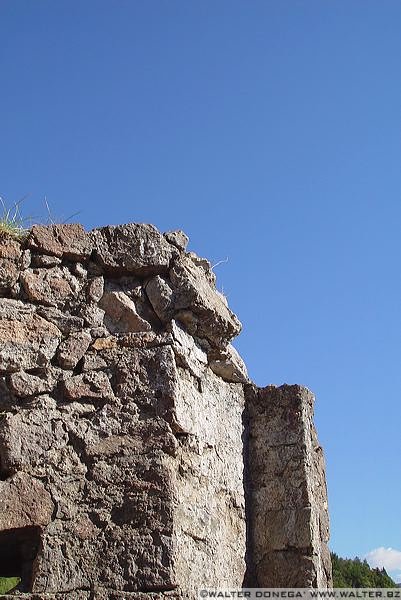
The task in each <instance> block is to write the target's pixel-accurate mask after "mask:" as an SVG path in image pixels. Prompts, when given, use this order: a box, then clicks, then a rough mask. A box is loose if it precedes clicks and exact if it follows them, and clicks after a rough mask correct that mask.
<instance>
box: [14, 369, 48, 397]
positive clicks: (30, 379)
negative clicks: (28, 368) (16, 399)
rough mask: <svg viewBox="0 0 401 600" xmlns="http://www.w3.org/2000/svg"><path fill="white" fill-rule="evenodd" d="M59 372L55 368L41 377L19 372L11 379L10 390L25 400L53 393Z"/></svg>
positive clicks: (44, 372) (46, 370)
mask: <svg viewBox="0 0 401 600" xmlns="http://www.w3.org/2000/svg"><path fill="white" fill-rule="evenodd" d="M58 376H59V372H58V370H57V369H55V368H54V367H51V368H48V369H44V370H43V374H42V375H41V376H38V375H33V374H31V373H26V372H25V371H18V372H17V373H13V374H12V375H10V378H9V386H10V389H11V390H12V391H13V392H14V394H15V395H16V396H20V397H22V398H25V397H27V396H36V395H37V394H45V393H48V392H52V391H53V390H54V388H55V387H56V386H57V382H58Z"/></svg>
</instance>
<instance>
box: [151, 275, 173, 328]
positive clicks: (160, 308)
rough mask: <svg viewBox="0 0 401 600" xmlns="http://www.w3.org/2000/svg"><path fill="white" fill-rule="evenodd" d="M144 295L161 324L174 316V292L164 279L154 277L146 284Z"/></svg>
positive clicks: (157, 276)
mask: <svg viewBox="0 0 401 600" xmlns="http://www.w3.org/2000/svg"><path fill="white" fill-rule="evenodd" d="M146 294H147V296H148V298H149V301H150V303H151V305H152V308H153V310H154V311H155V313H156V314H157V316H158V317H159V319H160V320H161V321H162V322H163V323H167V322H168V321H169V320H170V319H171V318H172V317H173V315H174V309H175V307H174V292H173V290H172V289H171V286H170V285H169V284H168V283H167V281H166V280H165V279H163V278H162V277H160V276H159V275H156V277H153V279H151V280H150V281H148V283H147V284H146Z"/></svg>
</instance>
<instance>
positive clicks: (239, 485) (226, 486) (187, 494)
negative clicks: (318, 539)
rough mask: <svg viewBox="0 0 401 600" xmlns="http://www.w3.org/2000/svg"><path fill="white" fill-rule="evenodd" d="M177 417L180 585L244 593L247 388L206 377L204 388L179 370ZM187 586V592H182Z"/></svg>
mask: <svg viewBox="0 0 401 600" xmlns="http://www.w3.org/2000/svg"><path fill="white" fill-rule="evenodd" d="M178 385H179V391H178V394H177V397H176V404H175V412H176V418H177V422H178V423H179V424H180V427H181V429H182V431H183V432H185V434H186V435H182V436H180V450H181V453H180V466H179V470H178V472H177V480H176V486H177V493H178V498H179V499H180V500H179V505H178V507H177V512H176V515H175V517H176V518H175V519H174V535H175V544H176V547H177V559H176V560H177V566H176V569H177V580H178V581H181V582H183V581H185V589H187V590H189V591H190V593H192V594H193V595H194V596H195V595H196V592H197V590H198V589H200V588H202V587H214V586H216V587H222V588H227V587H239V588H240V587H242V583H243V580H244V574H245V502H244V487H243V458H242V453H243V448H242V442H241V435H242V419H241V415H242V411H243V405H244V395H243V388H242V386H241V385H239V384H229V383H225V382H223V381H222V380H221V379H220V378H218V377H216V376H215V375H213V374H212V373H211V372H210V371H208V372H207V373H206V374H205V376H204V377H203V378H202V379H201V385H199V382H198V381H197V380H196V379H195V378H194V377H192V376H191V375H190V374H189V372H188V371H187V370H186V369H179V377H178ZM183 587H184V586H183Z"/></svg>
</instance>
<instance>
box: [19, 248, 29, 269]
mask: <svg viewBox="0 0 401 600" xmlns="http://www.w3.org/2000/svg"><path fill="white" fill-rule="evenodd" d="M30 264H31V251H30V250H29V249H28V248H27V249H26V250H24V251H23V253H22V257H21V269H22V270H24V269H27V268H28V267H29V266H30Z"/></svg>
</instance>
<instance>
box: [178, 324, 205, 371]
mask: <svg viewBox="0 0 401 600" xmlns="http://www.w3.org/2000/svg"><path fill="white" fill-rule="evenodd" d="M170 329H171V333H172V336H173V338H174V344H173V350H174V354H175V355H176V357H177V358H178V360H179V363H180V364H181V365H182V366H183V367H185V368H186V369H189V370H190V371H191V373H192V374H193V375H195V377H202V376H203V374H204V371H205V368H206V365H207V355H206V352H204V351H203V350H202V348H200V347H199V346H198V344H197V343H196V342H195V340H194V338H193V337H192V336H190V335H188V333H187V332H186V331H185V330H184V329H183V328H182V327H180V326H179V324H178V323H176V321H172V322H171V325H170Z"/></svg>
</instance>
